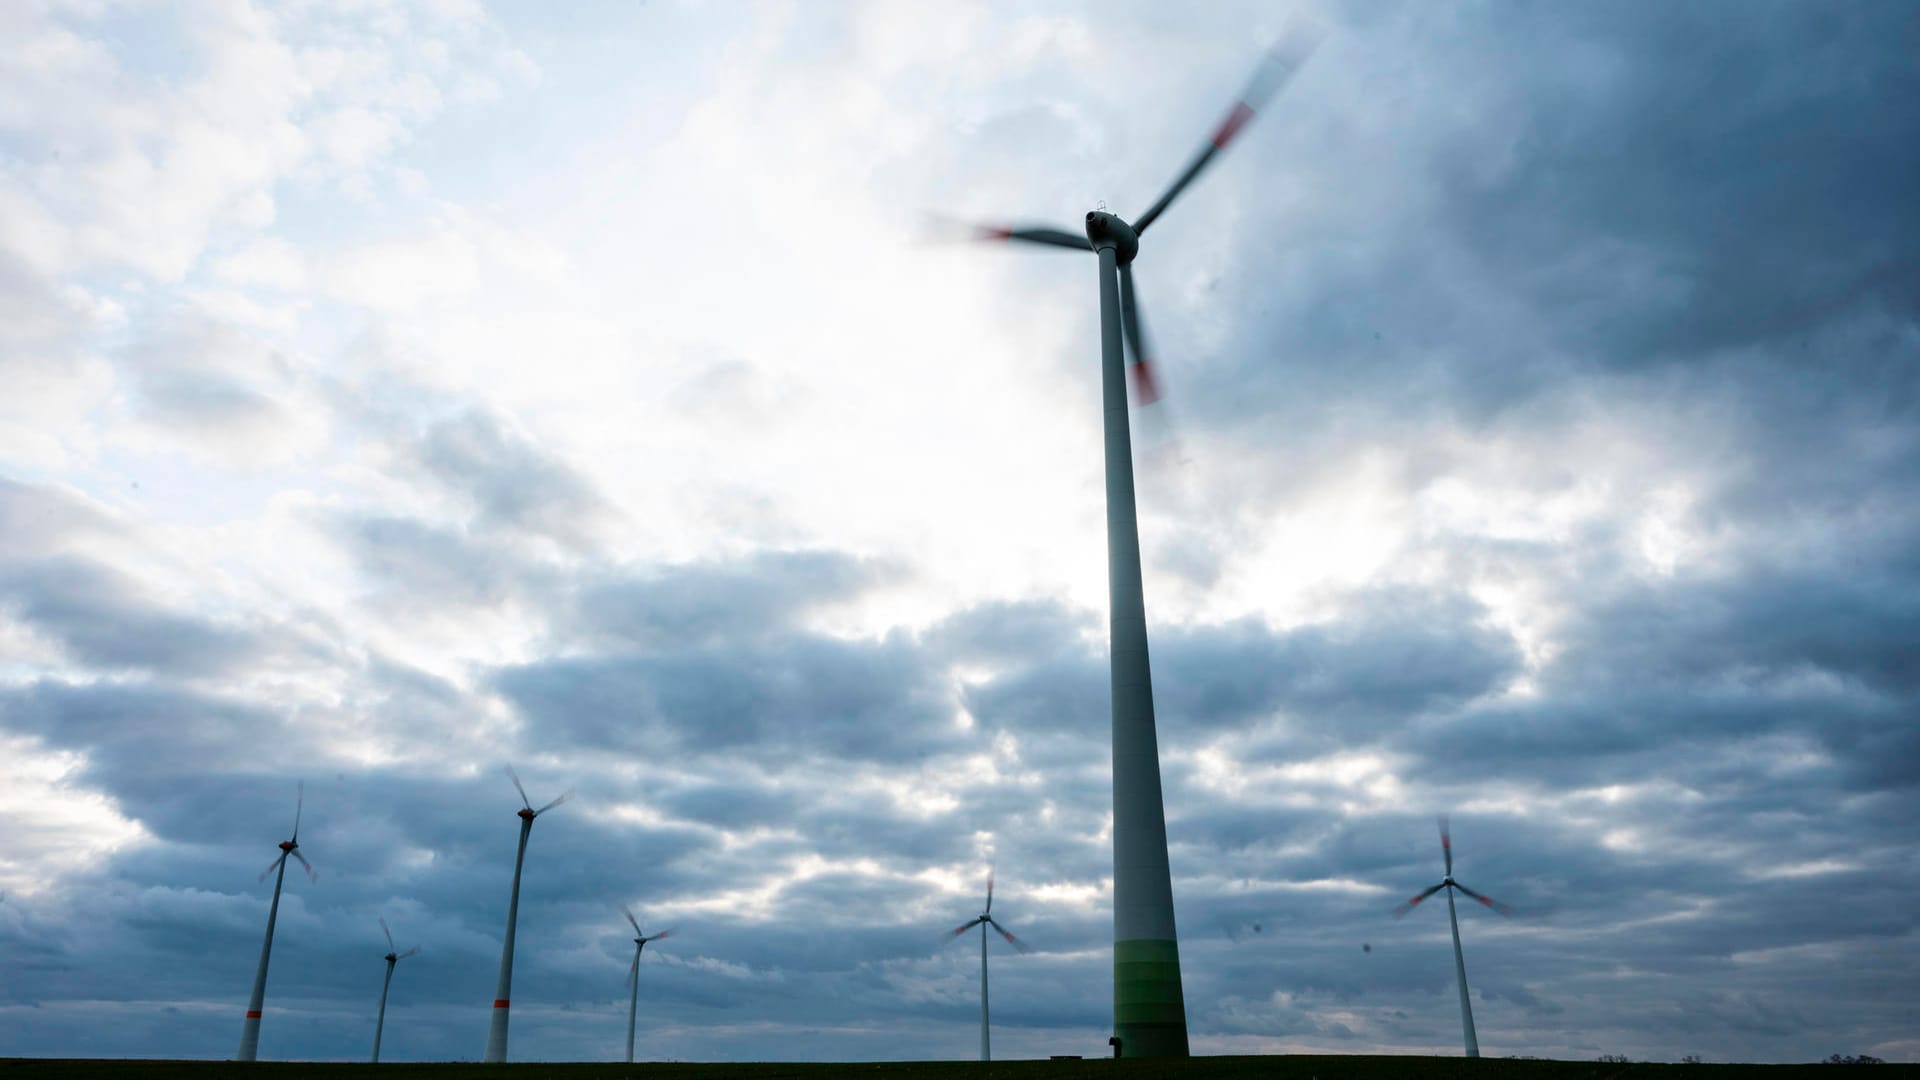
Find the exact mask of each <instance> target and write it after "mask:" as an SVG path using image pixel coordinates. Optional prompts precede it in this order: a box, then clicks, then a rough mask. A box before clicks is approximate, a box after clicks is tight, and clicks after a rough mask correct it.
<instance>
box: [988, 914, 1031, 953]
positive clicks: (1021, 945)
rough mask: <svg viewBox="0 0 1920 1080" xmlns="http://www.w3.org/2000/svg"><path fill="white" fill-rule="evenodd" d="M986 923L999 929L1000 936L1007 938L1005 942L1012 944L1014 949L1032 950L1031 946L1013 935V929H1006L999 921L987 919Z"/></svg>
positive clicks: (1026, 951) (1027, 951)
mask: <svg viewBox="0 0 1920 1080" xmlns="http://www.w3.org/2000/svg"><path fill="white" fill-rule="evenodd" d="M987 924H988V925H989V926H991V927H993V928H994V929H995V930H998V931H1000V936H1001V937H1003V938H1006V939H1007V944H1009V945H1011V946H1013V947H1014V948H1016V949H1019V950H1020V951H1021V952H1023V953H1030V952H1032V951H1033V946H1031V945H1029V944H1027V943H1026V942H1024V941H1021V940H1020V939H1019V938H1017V937H1014V936H1013V931H1011V930H1008V929H1007V928H1006V927H1004V926H1001V925H1000V924H999V923H997V922H994V921H993V920H992V919H988V920H987Z"/></svg>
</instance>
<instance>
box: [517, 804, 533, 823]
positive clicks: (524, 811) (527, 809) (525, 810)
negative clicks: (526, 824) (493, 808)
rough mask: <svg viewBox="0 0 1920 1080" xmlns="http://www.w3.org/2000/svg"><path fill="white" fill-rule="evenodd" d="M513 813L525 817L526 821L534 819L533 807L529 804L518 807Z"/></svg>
mask: <svg viewBox="0 0 1920 1080" xmlns="http://www.w3.org/2000/svg"><path fill="white" fill-rule="evenodd" d="M514 813H515V814H518V815H519V816H521V817H523V818H526V819H527V820H528V821H532V820H533V819H534V812H533V807H531V806H523V807H521V808H520V809H518V810H515V811H514Z"/></svg>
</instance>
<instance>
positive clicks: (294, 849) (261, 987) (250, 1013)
mask: <svg viewBox="0 0 1920 1080" xmlns="http://www.w3.org/2000/svg"><path fill="white" fill-rule="evenodd" d="M295 791H296V794H295V795H294V803H293V836H292V837H291V838H289V839H286V840H282V841H280V857H279V858H277V859H275V860H273V862H271V863H269V864H267V868H266V869H265V870H262V871H260V880H261V881H265V880H267V875H268V874H272V875H274V878H273V903H272V904H270V905H268V907H267V938H266V940H265V941H263V942H261V943H260V968H259V970H257V971H255V972H254V973H253V994H252V996H250V997H248V998H247V1018H246V1020H245V1022H243V1023H242V1024H241V1025H240V1050H239V1052H238V1053H236V1054H234V1055H233V1059H234V1060H235V1061H252V1060H254V1058H256V1057H257V1056H259V1053H260V1010H261V1006H263V1005H265V1004H266V999H267V961H268V960H269V959H270V958H272V956H273V924H274V922H275V921H276V920H278V919H279V917H280V886H281V884H282V883H283V882H285V881H286V879H287V858H288V857H289V856H291V857H293V858H295V859H298V860H300V865H301V866H303V867H305V868H306V871H307V880H309V881H312V880H315V875H314V872H313V864H312V863H309V862H308V861H307V857H306V856H305V855H302V854H300V812H301V811H302V810H304V809H305V808H306V805H307V785H306V783H305V782H304V781H302V782H301V783H300V784H299V786H298V787H297V788H296V789H295Z"/></svg>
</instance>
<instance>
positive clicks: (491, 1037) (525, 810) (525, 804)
mask: <svg viewBox="0 0 1920 1080" xmlns="http://www.w3.org/2000/svg"><path fill="white" fill-rule="evenodd" d="M507 776H508V777H509V778H511V779H512V780H513V787H514V790H516V791H518V792H519V793H520V803H521V809H520V810H519V811H518V813H519V815H520V850H519V852H518V853H516V854H515V855H514V857H513V892H512V893H511V894H509V895H508V897H507V940H506V942H505V943H504V944H503V945H501V947H500V981H499V982H498V983H496V984H495V985H494V991H493V1022H492V1024H490V1025H489V1026H488V1027H487V1057H486V1060H487V1061H489V1062H497V1061H505V1060H507V1009H508V1006H509V1003H510V1001H511V999H512V997H513V929H514V924H515V923H517V922H518V921H519V918H520V869H521V867H523V866H525V865H526V861H527V836H528V834H530V833H532V832H533V819H534V818H537V817H539V816H540V815H541V814H544V813H546V812H547V811H549V810H551V809H553V808H554V807H556V806H559V805H560V804H561V803H563V802H566V801H567V795H562V796H560V797H559V798H557V799H555V800H553V801H552V802H550V803H548V804H547V805H545V806H543V807H541V808H540V809H538V810H535V809H534V808H533V800H531V799H529V798H527V789H526V787H525V786H523V785H522V784H521V783H520V774H519V773H516V772H514V771H513V766H511V765H509V766H507ZM567 794H568V795H571V794H572V792H568V793H567Z"/></svg>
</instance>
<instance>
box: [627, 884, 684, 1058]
mask: <svg viewBox="0 0 1920 1080" xmlns="http://www.w3.org/2000/svg"><path fill="white" fill-rule="evenodd" d="M620 914H622V915H625V916H626V917H627V922H629V923H632V924H633V933H634V939H633V966H632V967H630V968H628V969H627V985H628V986H630V987H632V988H633V993H632V995H631V996H630V997H629V998H628V999H627V1064H629V1065H631V1064H633V1019H634V1016H635V1015H636V1014H637V1013H638V1012H639V1010H640V950H642V949H644V948H646V947H647V942H649V941H659V940H660V939H661V938H663V937H669V936H671V935H672V934H673V931H672V930H671V929H667V930H662V931H660V932H659V933H657V934H655V935H653V936H652V937H648V936H647V935H646V934H645V933H644V932H642V931H641V929H640V920H639V919H636V918H634V917H633V910H632V909H631V908H625V907H623V908H621V909H620Z"/></svg>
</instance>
